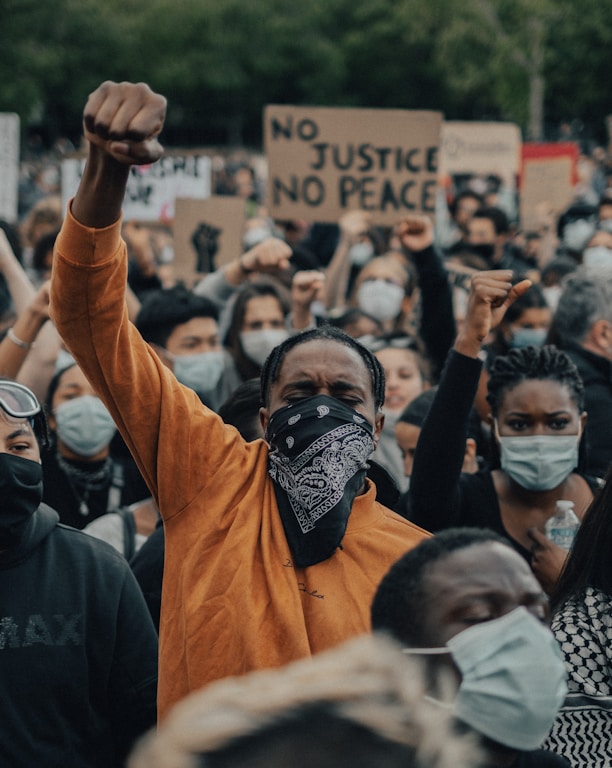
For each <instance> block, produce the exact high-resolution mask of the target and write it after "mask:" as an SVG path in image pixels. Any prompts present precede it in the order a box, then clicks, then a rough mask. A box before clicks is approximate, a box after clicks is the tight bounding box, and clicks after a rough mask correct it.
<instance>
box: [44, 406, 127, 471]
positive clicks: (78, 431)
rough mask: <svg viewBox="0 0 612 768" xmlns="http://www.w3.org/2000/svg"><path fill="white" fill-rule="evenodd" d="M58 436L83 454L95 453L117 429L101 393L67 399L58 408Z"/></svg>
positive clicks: (67, 445)
mask: <svg viewBox="0 0 612 768" xmlns="http://www.w3.org/2000/svg"><path fill="white" fill-rule="evenodd" d="M54 416H55V423H56V429H57V436H58V437H59V439H60V440H61V441H62V443H64V445H65V446H66V447H67V448H70V450H71V451H74V453H76V454H78V455H79V456H85V457H87V458H89V457H90V456H95V455H96V454H97V453H99V452H100V451H101V450H102V449H103V448H105V447H106V446H107V445H108V444H109V443H110V441H111V440H112V438H113V435H114V434H115V432H116V431H117V427H116V426H115V422H114V421H113V417H112V416H111V415H110V413H109V412H108V411H107V409H106V407H105V405H104V403H103V402H102V401H101V400H100V398H99V397H94V396H93V395H83V396H82V397H75V398H73V399H72V400H66V402H64V403H60V404H59V405H58V406H56V408H55V411H54Z"/></svg>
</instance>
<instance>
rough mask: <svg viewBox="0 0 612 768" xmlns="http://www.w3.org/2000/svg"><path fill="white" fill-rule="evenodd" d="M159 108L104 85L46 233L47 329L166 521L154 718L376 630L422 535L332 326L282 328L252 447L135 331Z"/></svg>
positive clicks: (361, 364) (368, 365)
mask: <svg viewBox="0 0 612 768" xmlns="http://www.w3.org/2000/svg"><path fill="white" fill-rule="evenodd" d="M165 110H166V101H165V99H164V98H163V97H162V96H159V95H158V94H155V93H153V92H152V91H151V89H150V88H149V87H148V86H147V85H145V84H143V83H140V84H131V83H120V84H117V83H109V82H107V83H104V84H103V85H101V86H100V87H99V88H98V89H97V90H96V91H94V92H93V93H92V94H91V95H90V97H89V100H88V102H87V105H86V107H85V111H84V130H85V136H86V138H87V139H88V140H89V153H88V159H87V164H86V167H85V170H84V173H83V177H82V180H81V184H80V187H79V190H78V192H77V194H76V197H75V198H74V200H73V201H72V203H71V206H70V209H69V210H68V212H67V216H66V220H65V222H64V225H63V228H62V231H61V233H60V235H59V237H58V240H57V243H56V251H55V256H54V265H53V278H52V288H51V303H52V317H53V319H54V321H55V323H56V325H57V328H58V331H59V333H60V334H61V336H62V338H63V339H64V341H65V342H66V344H67V346H68V347H69V348H70V351H71V352H72V354H73V355H74V357H75V358H76V359H77V360H78V362H79V364H80V365H81V367H82V368H83V370H84V371H85V373H86V374H87V377H88V378H89V380H90V381H91V383H92V384H93V386H94V387H95V388H96V390H97V391H98V393H99V395H100V397H101V398H102V400H103V401H104V402H105V403H106V405H107V407H108V408H109V410H110V411H111V413H112V415H113V418H114V419H115V421H116V424H117V425H118V427H119V429H120V431H121V433H122V435H123V437H124V439H125V441H126V443H127V444H128V446H129V448H130V450H131V451H132V454H133V455H134V457H135V459H136V461H137V463H138V466H139V468H140V470H141V472H142V475H143V477H144V478H145V480H146V482H147V484H148V485H149V488H150V489H151V493H152V495H153V497H154V498H155V500H156V501H157V503H158V506H159V509H160V511H161V514H162V516H163V518H164V526H165V534H166V560H165V571H164V584H163V592H162V615H161V623H160V669H159V695H158V704H159V712H160V715H162V716H163V714H164V713H165V712H166V711H167V709H168V707H169V706H170V705H171V704H173V703H174V702H175V701H177V700H178V699H180V698H182V697H183V696H185V695H186V694H187V693H188V692H189V691H191V690H194V689H197V688H199V687H202V686H203V685H205V684H206V683H208V682H210V681H212V680H215V679H219V678H222V677H227V676H229V675H235V674H242V673H245V672H248V671H250V670H253V669H258V668H265V667H276V666H280V665H282V664H285V663H287V662H290V661H292V660H295V659H298V658H301V657H304V656H309V655H311V654H314V653H317V652H319V651H322V650H325V649H327V648H329V647H331V646H334V645H337V644H338V643H340V642H342V641H344V640H346V639H347V638H349V637H351V636H353V635H357V634H360V633H364V632H367V631H368V630H369V606H370V602H371V599H372V597H373V595H374V592H375V590H376V587H377V585H378V582H379V580H380V579H381V578H382V576H383V574H384V573H385V572H386V571H387V569H388V567H389V566H390V565H391V563H393V562H394V561H395V560H397V558H398V557H399V556H401V555H402V554H403V553H404V552H405V551H406V550H408V549H410V548H411V547H413V546H415V545H416V544H417V543H418V542H419V541H420V540H421V539H422V538H423V537H425V536H427V535H428V534H427V533H426V532H425V531H423V530H421V529H420V528H417V527H416V526H414V525H412V524H411V523H409V522H408V521H406V520H404V519H403V518H401V517H399V516H398V515H395V514H394V513H393V512H391V511H390V510H388V509H387V508H386V507H383V506H382V505H380V504H379V503H377V502H376V499H375V496H376V488H375V486H374V485H373V484H372V483H371V482H369V481H368V480H367V479H366V478H365V471H366V466H367V458H368V456H369V455H370V453H371V452H372V450H374V448H375V445H376V442H377V440H378V437H379V435H380V430H381V428H382V423H383V416H382V413H381V406H382V398H383V394H384V374H383V373H382V369H381V368H380V366H379V365H378V363H377V362H376V359H375V358H374V357H373V356H372V355H371V354H370V353H369V352H368V351H367V350H366V349H365V348H364V347H362V346H361V345H360V344H358V343H357V342H355V341H354V340H352V339H350V338H349V337H346V336H345V335H344V334H341V333H338V332H336V331H334V330H328V329H319V330H314V331H309V332H306V333H304V334H300V335H297V336H293V337H291V338H290V339H288V340H287V341H286V342H284V343H283V344H282V345H281V346H280V347H278V348H276V350H275V351H274V352H273V353H272V354H271V356H270V358H269V359H268V361H267V363H266V365H265V366H264V369H263V372H262V397H263V407H262V410H261V419H262V426H263V428H264V430H265V432H266V440H256V441H254V442H250V443H247V442H245V441H244V440H243V439H242V438H241V437H240V435H239V434H238V432H237V431H236V430H235V429H234V428H233V427H230V426H226V425H225V424H224V423H223V421H222V420H221V419H220V418H219V417H218V416H217V415H216V414H215V413H214V412H212V411H210V410H209V409H207V408H206V407H204V406H203V405H202V404H201V402H200V400H199V399H198V397H197V395H196V394H195V393H194V392H193V391H192V390H190V389H187V388H186V387H183V386H182V385H180V384H179V383H178V382H177V380H176V378H175V377H174V375H173V374H172V372H171V371H170V370H169V369H168V368H167V367H166V366H165V365H163V363H162V362H161V361H160V359H159V358H158V357H157V355H156V354H155V352H154V351H153V350H152V349H151V347H149V346H148V345H147V344H146V343H145V342H144V341H143V340H142V338H141V337H140V335H139V334H138V332H137V330H136V329H135V328H134V326H133V325H132V324H131V323H130V322H129V320H128V316H127V311H126V308H125V286H126V277H127V257H126V249H125V244H124V243H123V241H122V240H121V233H120V227H121V204H122V201H123V196H124V193H125V187H126V182H127V179H128V175H129V170H130V166H131V165H133V164H147V163H151V162H154V161H155V160H157V159H158V158H159V157H160V156H161V154H162V148H161V146H160V145H159V143H158V140H157V136H158V135H159V133H160V131H161V129H162V127H163V122H164V117H165Z"/></svg>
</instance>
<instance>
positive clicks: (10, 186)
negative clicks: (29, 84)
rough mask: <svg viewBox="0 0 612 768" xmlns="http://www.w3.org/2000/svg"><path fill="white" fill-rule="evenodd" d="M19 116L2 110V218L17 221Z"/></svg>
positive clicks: (0, 159)
mask: <svg viewBox="0 0 612 768" xmlns="http://www.w3.org/2000/svg"><path fill="white" fill-rule="evenodd" d="M18 184H19V116H18V115H15V114H13V113H12V112H0V219H4V220H5V221H8V222H10V223H11V224H14V223H15V222H16V221H17V210H18V209H17V202H18Z"/></svg>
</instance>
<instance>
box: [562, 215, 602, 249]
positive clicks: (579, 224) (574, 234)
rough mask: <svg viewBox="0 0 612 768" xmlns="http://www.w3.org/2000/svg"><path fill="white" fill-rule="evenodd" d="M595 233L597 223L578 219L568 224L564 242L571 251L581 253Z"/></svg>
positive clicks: (565, 228)
mask: <svg viewBox="0 0 612 768" xmlns="http://www.w3.org/2000/svg"><path fill="white" fill-rule="evenodd" d="M594 232H595V222H594V221H589V220H588V219H578V220H577V221H571V222H570V223H569V224H566V225H565V227H564V229H563V242H564V244H565V245H566V246H567V247H568V248H569V249H570V251H581V250H582V249H583V248H584V246H585V245H586V244H587V243H588V242H589V240H590V239H591V237H592V236H593V233H594Z"/></svg>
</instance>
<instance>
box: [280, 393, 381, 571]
mask: <svg viewBox="0 0 612 768" xmlns="http://www.w3.org/2000/svg"><path fill="white" fill-rule="evenodd" d="M372 434H373V429H372V426H371V424H369V423H368V421H367V420H366V419H365V418H364V417H363V416H362V415H361V414H359V413H358V412H357V411H354V410H353V409H352V408H350V407H349V406H347V405H344V404H343V403H342V402H340V401H339V400H336V399H335V398H333V397H328V396H327V395H316V396H315V397H309V398H306V399H304V400H301V401H300V402H298V403H296V404H295V405H288V406H286V407H285V408H280V409H279V410H278V411H276V412H275V413H273V414H272V416H271V418H270V422H269V424H268V428H267V430H266V440H267V441H268V443H269V444H270V447H271V449H272V450H271V451H270V456H269V459H268V472H269V474H270V477H271V478H272V480H273V481H274V491H275V495H276V501H277V503H278V508H279V512H280V516H281V520H282V523H283V528H284V529H285V535H286V537H287V542H288V543H289V547H290V549H291V553H292V556H293V562H294V565H295V566H296V567H298V568H304V567H306V566H308V565H314V564H315V563H319V562H321V561H322V560H326V559H327V558H328V557H331V555H332V554H333V553H334V550H335V549H336V547H338V546H339V545H340V542H341V541H342V538H343V536H344V532H345V530H346V525H347V522H348V516H349V515H350V513H351V508H352V506H353V500H354V498H355V496H356V495H357V493H358V492H359V491H360V489H361V487H362V486H363V483H364V481H365V475H366V470H367V459H368V457H369V456H370V454H371V453H372V451H373V450H374V440H373V438H372Z"/></svg>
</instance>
